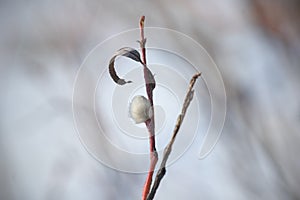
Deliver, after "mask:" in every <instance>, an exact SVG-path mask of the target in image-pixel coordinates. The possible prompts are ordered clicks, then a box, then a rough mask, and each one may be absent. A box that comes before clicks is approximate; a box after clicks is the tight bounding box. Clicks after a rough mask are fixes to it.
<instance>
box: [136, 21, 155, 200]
mask: <svg viewBox="0 0 300 200" xmlns="http://www.w3.org/2000/svg"><path fill="white" fill-rule="evenodd" d="M144 22H145V16H142V17H141V19H140V31H141V41H139V43H140V47H141V50H142V63H143V66H144V79H145V84H146V92H147V96H148V99H149V101H150V104H151V108H150V109H151V111H152V116H151V118H150V119H148V120H147V121H145V124H146V126H147V129H148V131H149V143H150V167H149V171H148V176H147V179H146V182H145V185H144V189H143V193H142V200H146V198H147V195H148V193H149V191H150V187H151V183H152V176H153V172H154V169H155V166H156V163H157V160H158V155H157V152H156V147H155V124H154V107H153V90H154V88H155V85H156V83H155V79H154V76H153V74H152V72H151V71H150V69H149V68H148V67H147V60H146V48H145V45H146V38H145V36H144Z"/></svg>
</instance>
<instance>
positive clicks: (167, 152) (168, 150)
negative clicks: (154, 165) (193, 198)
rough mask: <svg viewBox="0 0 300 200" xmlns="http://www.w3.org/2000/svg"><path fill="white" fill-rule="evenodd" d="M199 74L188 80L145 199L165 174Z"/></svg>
mask: <svg viewBox="0 0 300 200" xmlns="http://www.w3.org/2000/svg"><path fill="white" fill-rule="evenodd" d="M199 76H201V73H197V74H195V75H194V76H193V77H192V79H191V81H190V85H189V89H188V91H187V94H186V96H185V99H184V103H183V106H182V110H181V113H180V114H179V116H178V117H177V122H176V125H175V128H174V131H173V135H172V138H171V140H170V142H169V143H168V145H167V146H166V148H165V150H164V155H163V159H162V162H161V164H160V168H159V170H158V172H157V174H156V177H155V181H154V183H153V186H152V188H151V191H150V193H149V195H148V197H147V200H152V199H153V198H154V196H155V193H156V191H157V189H158V187H159V184H160V182H161V180H162V179H163V177H164V176H165V174H166V163H167V160H168V158H169V156H170V153H171V151H172V146H173V144H174V142H175V139H176V136H177V134H178V131H179V129H180V126H181V124H182V121H183V119H184V116H185V114H186V111H187V108H188V107H189V105H190V103H191V101H192V99H193V96H194V90H193V87H194V85H195V83H196V80H197V79H198V77H199Z"/></svg>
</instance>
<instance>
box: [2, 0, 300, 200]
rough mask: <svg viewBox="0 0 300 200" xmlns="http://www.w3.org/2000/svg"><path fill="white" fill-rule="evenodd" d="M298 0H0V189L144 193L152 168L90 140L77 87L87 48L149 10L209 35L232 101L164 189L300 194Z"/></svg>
mask: <svg viewBox="0 0 300 200" xmlns="http://www.w3.org/2000/svg"><path fill="white" fill-rule="evenodd" d="M299 10H300V1H299V0H223V1H217V0H212V1H204V0H200V1H196V0H195V1H192V0H187V1H179V0H172V1H171V0H165V1H146V0H145V1H138V0H134V1H121V0H111V1H104V0H98V1H95V0H91V1H86V2H83V1H78V0H73V1H70V0H64V1H56V0H54V1H53V0H52V1H50V0H45V1H8V0H6V1H5V0H4V1H1V3H0V26H1V31H0V52H1V53H0V77H1V78H0V83H1V84H0V92H1V99H0V111H1V112H0V160H1V161H0V199H1V200H18V199H23V200H26V199H30V200H35V199H36V200H41V199H45V200H52V199H55V200H59V199H66V200H67V199H72V200H74V199H76V200H77V199H78V200H79V199H90V200H93V199H128V200H129V199H131V200H132V199H140V196H141V190H142V186H143V184H144V181H145V177H146V175H145V174H127V173H121V172H118V171H115V170H112V169H109V168H107V167H105V166H104V165H101V164H100V163H99V162H97V161H96V160H94V159H93V158H92V157H91V156H90V155H89V154H88V153H87V152H86V150H85V149H84V148H83V146H82V144H81V143H80V141H79V139H78V137H77V134H76V131H75V128H74V123H73V118H72V87H73V83H74V80H75V76H76V72H77V70H78V69H79V66H80V64H81V63H82V62H83V59H84V58H85V56H86V55H87V53H88V52H89V51H90V50H91V49H92V48H94V47H95V46H96V45H97V44H98V43H99V42H101V41H103V40H105V39H106V38H108V37H110V36H111V35H113V34H116V33H119V32H121V31H125V30H128V29H131V28H137V25H138V20H139V18H140V16H141V15H146V26H156V27H165V28H170V29H175V30H177V31H180V32H183V33H185V34H187V35H189V36H191V37H192V38H194V39H195V40H196V41H198V42H199V43H201V44H202V45H203V46H204V47H205V48H206V50H207V51H208V53H209V54H210V55H211V56H212V58H213V59H214V60H215V62H216V63H217V65H218V67H219V69H220V72H221V74H222V77H223V80H224V83H225V87H226V92H227V100H228V102H227V117H226V121H225V125H224V129H223V134H222V136H221V138H220V140H219V142H218V144H217V146H216V148H215V149H214V151H213V152H212V153H211V154H210V155H209V156H208V157H207V158H205V159H204V160H199V159H197V155H196V153H197V150H198V147H199V146H197V145H198V144H194V145H193V146H192V147H191V148H190V149H189V150H188V151H187V152H186V154H184V156H183V157H181V159H179V160H178V161H177V162H176V163H174V164H173V165H172V166H170V167H169V169H168V172H167V176H166V177H165V179H164V180H163V181H162V184H161V186H160V188H159V190H158V192H157V196H156V199H178V200H180V199H210V200H217V199H232V200H235V199H236V200H248V199H274V200H276V199H278V200H279V199H286V200H296V199H300V191H299V187H300V161H299V157H298V153H300V131H299V130H300V123H299V122H300V98H299V97H300V90H299V85H300V66H299V63H300V37H299V35H300V20H299V19H300V12H299ZM174 42H176V41H174ZM195 56H197V55H195ZM297 88H298V89H297Z"/></svg>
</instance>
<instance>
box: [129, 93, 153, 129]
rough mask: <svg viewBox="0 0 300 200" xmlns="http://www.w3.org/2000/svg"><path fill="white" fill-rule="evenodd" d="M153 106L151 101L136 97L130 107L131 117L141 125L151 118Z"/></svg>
mask: <svg viewBox="0 0 300 200" xmlns="http://www.w3.org/2000/svg"><path fill="white" fill-rule="evenodd" d="M150 108H151V105H150V102H149V100H148V99H147V98H146V97H144V96H141V95H138V96H135V97H134V98H133V99H132V101H131V103H130V105H129V116H130V117H131V118H132V119H133V120H134V122H135V123H137V124H139V123H142V122H145V121H146V120H147V119H149V118H151V115H152V113H151V109H150Z"/></svg>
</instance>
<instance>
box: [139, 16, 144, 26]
mask: <svg viewBox="0 0 300 200" xmlns="http://www.w3.org/2000/svg"><path fill="white" fill-rule="evenodd" d="M144 22H145V16H144V15H143V16H141V19H140V26H141V27H144Z"/></svg>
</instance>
